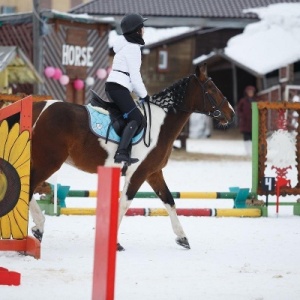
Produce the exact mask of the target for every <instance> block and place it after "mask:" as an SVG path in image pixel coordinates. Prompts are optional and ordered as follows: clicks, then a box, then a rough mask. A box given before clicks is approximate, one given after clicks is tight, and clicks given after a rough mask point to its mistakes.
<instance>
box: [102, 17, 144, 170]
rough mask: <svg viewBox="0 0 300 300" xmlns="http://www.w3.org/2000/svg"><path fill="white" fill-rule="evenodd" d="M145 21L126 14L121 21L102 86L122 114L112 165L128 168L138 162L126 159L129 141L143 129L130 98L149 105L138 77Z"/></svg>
mask: <svg viewBox="0 0 300 300" xmlns="http://www.w3.org/2000/svg"><path fill="white" fill-rule="evenodd" d="M146 20H147V19H145V18H143V17H142V16H141V15H139V14H135V13H132V14H128V15H126V16H124V17H123V19H122V21H121V29H122V33H123V35H121V36H119V37H117V40H116V42H115V44H114V47H113V50H114V52H115V56H114V60H113V64H112V71H111V72H110V74H109V76H108V78H107V81H106V83H105V92H106V95H107V97H108V99H109V100H110V101H112V102H114V103H115V104H116V105H117V106H118V108H119V109H120V111H121V112H122V114H123V116H124V118H125V119H126V121H127V124H126V126H125V128H124V130H123V132H122V136H121V140H120V143H119V147H118V149H117V152H116V154H115V156H114V159H115V163H121V162H126V163H128V165H130V164H132V163H136V162H138V159H137V158H131V157H130V150H131V139H132V138H133V136H134V135H135V133H136V132H137V131H138V130H141V129H142V128H143V127H145V125H146V124H145V118H144V116H143V114H142V113H141V112H140V110H139V109H138V108H137V106H136V103H135V102H134V100H133V98H132V97H131V92H132V91H134V92H135V94H137V96H139V97H140V98H142V99H144V100H145V101H149V96H148V93H147V90H146V87H145V85H144V83H143V80H142V76H141V73H140V67H141V63H142V55H141V49H140V47H141V45H144V44H145V42H144V40H143V35H144V22H145V21H146Z"/></svg>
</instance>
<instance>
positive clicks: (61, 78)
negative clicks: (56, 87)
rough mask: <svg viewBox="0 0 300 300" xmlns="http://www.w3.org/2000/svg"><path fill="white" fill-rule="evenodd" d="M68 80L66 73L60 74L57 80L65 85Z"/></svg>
mask: <svg viewBox="0 0 300 300" xmlns="http://www.w3.org/2000/svg"><path fill="white" fill-rule="evenodd" d="M69 81H70V78H69V76H67V75H61V77H60V78H59V82H60V83H61V84H62V85H67V84H68V83H69Z"/></svg>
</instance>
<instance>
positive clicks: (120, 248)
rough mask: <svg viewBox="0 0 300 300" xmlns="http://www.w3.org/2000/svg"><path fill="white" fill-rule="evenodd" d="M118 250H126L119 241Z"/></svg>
mask: <svg viewBox="0 0 300 300" xmlns="http://www.w3.org/2000/svg"><path fill="white" fill-rule="evenodd" d="M117 250H118V251H125V248H124V247H123V246H122V245H120V244H119V243H118V244H117Z"/></svg>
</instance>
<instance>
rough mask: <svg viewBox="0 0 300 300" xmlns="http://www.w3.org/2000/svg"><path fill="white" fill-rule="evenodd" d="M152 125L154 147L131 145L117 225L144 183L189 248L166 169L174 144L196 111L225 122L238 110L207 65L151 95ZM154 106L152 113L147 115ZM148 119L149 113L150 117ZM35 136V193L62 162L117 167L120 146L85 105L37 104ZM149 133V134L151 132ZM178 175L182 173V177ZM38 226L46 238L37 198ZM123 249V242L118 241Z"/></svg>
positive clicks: (36, 229) (93, 167) (33, 207)
mask: <svg viewBox="0 0 300 300" xmlns="http://www.w3.org/2000/svg"><path fill="white" fill-rule="evenodd" d="M147 110H148V114H147V115H148V116H150V115H151V119H152V120H151V121H152V122H151V124H152V125H151V126H148V129H147V131H148V132H147V134H146V136H149V134H150V136H151V142H150V146H148V147H146V146H145V144H144V143H143V142H140V143H138V144H135V145H133V147H132V156H133V157H137V158H138V159H139V162H138V163H135V164H132V165H130V166H129V167H128V169H127V172H126V174H125V184H124V187H123V191H122V194H121V198H120V206H119V225H120V223H121V220H122V218H123V216H124V215H125V213H126V211H127V210H128V208H129V206H130V204H131V202H132V200H133V198H134V196H135V194H136V193H137V191H138V190H139V188H140V186H141V185H142V184H143V183H144V182H145V181H146V182H148V183H149V185H150V186H151V187H152V189H153V190H154V192H155V193H156V194H157V195H158V196H159V198H160V199H161V200H162V202H163V203H164V205H165V207H166V209H167V211H168V213H169V215H170V219H171V224H172V228H173V231H174V233H175V234H176V236H177V237H176V242H177V243H178V244H179V245H181V246H183V247H185V248H188V249H189V248H190V245H189V242H188V239H187V237H186V235H185V233H184V231H183V228H182V226H181V224H180V221H179V219H178V216H177V214H176V208H175V202H174V199H173V197H172V195H171V193H170V191H169V189H168V187H167V184H166V182H165V179H164V176H163V173H162V169H163V168H164V167H165V166H166V164H167V162H168V159H169V156H170V154H171V151H172V148H173V143H174V141H175V139H176V138H177V136H178V135H179V133H180V132H181V130H182V129H183V127H184V125H185V124H186V123H187V121H188V119H189V116H190V115H191V113H193V112H198V113H203V114H207V115H209V116H211V117H212V118H214V119H216V120H218V122H219V124H220V125H221V126H226V125H228V124H229V123H230V122H232V120H233V118H234V110H233V108H232V107H231V105H230V104H229V102H228V101H227V100H226V98H225V97H224V96H223V94H222V93H221V91H220V90H219V89H218V88H217V87H216V85H215V84H214V83H213V81H212V80H211V78H209V77H208V76H207V71H206V65H203V66H201V67H199V66H197V67H196V72H195V74H193V75H190V76H189V77H187V78H183V79H181V80H179V81H178V82H176V83H174V84H173V85H172V86H170V87H169V88H167V89H165V90H163V91H162V92H160V93H158V94H156V95H153V96H152V97H151V100H150V107H149V108H147V106H146V111H147ZM149 110H151V114H150V113H149ZM148 119H149V117H148ZM33 123H34V124H33V135H32V166H31V187H30V188H31V195H32V194H33V191H34V190H35V188H36V187H37V185H38V184H39V183H41V182H42V181H44V180H46V179H47V178H49V177H50V176H51V175H52V174H53V173H54V172H56V171H57V170H59V168H60V167H61V166H62V164H63V163H64V162H67V163H70V164H72V165H73V166H75V167H76V168H78V169H80V170H83V171H85V172H89V173H96V171H97V166H99V165H104V166H116V165H115V164H114V159H113V157H114V154H115V151H116V149H117V144H116V143H113V142H110V141H108V142H106V141H105V139H99V138H98V137H97V136H95V135H94V134H93V133H92V132H91V130H90V127H89V120H88V114H87V110H86V108H85V107H84V106H82V105H76V104H71V103H67V102H63V101H56V100H50V101H44V102H38V103H34V107H33ZM149 131H150V132H149ZM179 176H180V175H179ZM30 211H31V214H32V217H33V221H34V223H35V224H36V226H34V228H33V229H32V230H33V233H34V235H35V237H37V238H38V239H40V240H41V239H42V235H43V232H44V216H43V214H42V212H41V210H40V209H39V206H38V205H37V203H36V201H35V200H34V198H32V200H31V201H30ZM118 249H119V250H122V249H123V248H122V246H120V245H119V248H118Z"/></svg>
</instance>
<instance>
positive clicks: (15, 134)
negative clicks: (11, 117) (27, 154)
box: [3, 123, 20, 161]
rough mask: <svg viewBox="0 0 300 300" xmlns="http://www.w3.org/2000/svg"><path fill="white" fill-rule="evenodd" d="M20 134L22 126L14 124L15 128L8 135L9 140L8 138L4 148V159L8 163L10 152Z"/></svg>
mask: <svg viewBox="0 0 300 300" xmlns="http://www.w3.org/2000/svg"><path fill="white" fill-rule="evenodd" d="M19 133H20V125H19V123H16V124H14V126H13V127H12V129H11V130H10V131H9V133H8V138H7V141H6V144H5V148H4V155H3V158H4V159H5V160H7V161H8V157H9V154H10V150H11V148H12V146H13V145H14V143H15V141H16V139H17V138H18V136H19Z"/></svg>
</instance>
